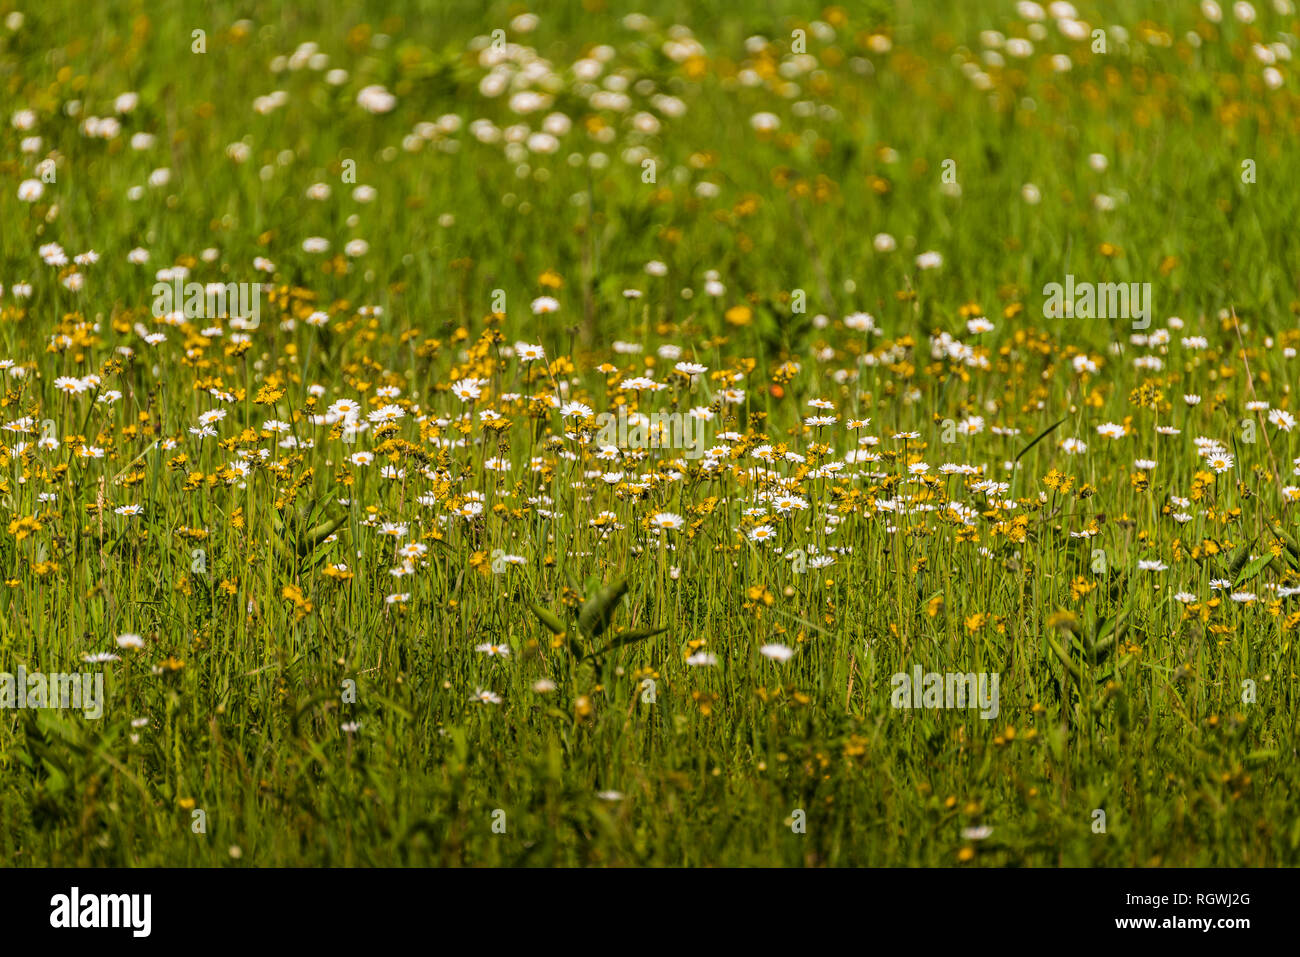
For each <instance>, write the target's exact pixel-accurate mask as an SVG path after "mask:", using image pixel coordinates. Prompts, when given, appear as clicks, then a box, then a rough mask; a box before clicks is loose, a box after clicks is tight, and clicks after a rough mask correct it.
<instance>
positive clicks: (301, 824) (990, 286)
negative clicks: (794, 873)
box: [0, 0, 1300, 866]
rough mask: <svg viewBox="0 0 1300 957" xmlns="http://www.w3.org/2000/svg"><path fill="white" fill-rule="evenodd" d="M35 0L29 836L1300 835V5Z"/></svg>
mask: <svg viewBox="0 0 1300 957" xmlns="http://www.w3.org/2000/svg"><path fill="white" fill-rule="evenodd" d="M30 6H31V8H30V9H23V10H22V14H23V16H22V17H21V18H16V17H14V16H13V13H14V11H15V7H14V4H13V2H12V0H0V24H3V26H0V90H2V91H3V107H4V108H3V110H0V114H2V115H0V120H2V121H3V126H2V127H0V286H3V289H0V337H2V345H0V349H3V352H2V353H0V359H4V360H5V362H4V363H3V368H0V375H3V379H4V381H3V395H2V397H0V406H2V407H3V409H0V419H2V420H3V422H0V426H2V428H3V431H0V449H3V451H2V452H0V463H2V464H0V505H3V508H4V511H5V513H6V515H5V517H4V520H3V521H4V523H5V525H4V526H3V527H0V567H3V570H4V571H3V577H4V581H3V585H0V606H2V610H3V614H2V615H0V672H15V671H16V670H17V668H18V667H19V666H20V665H21V666H23V667H25V668H26V669H27V670H28V671H40V672H45V673H54V672H80V671H90V672H96V673H101V672H102V674H103V675H104V688H105V695H106V697H105V702H104V714H103V716H102V717H101V718H98V719H89V718H87V717H85V716H84V715H83V714H81V713H79V712H77V711H74V710H58V709H49V708H47V709H33V708H26V709H18V708H13V710H8V711H4V712H3V714H0V862H4V863H6V864H10V865H17V866H33V865H37V866H39V865H112V866H147V865H164V864H166V865H188V866H212V865H220V866H248V865H260V866H267V865H360V866H368V865H413V866H427V865H446V866H458V865H701V866H719V865H789V866H821V865H829V866H839V865H867V864H870V865H892V866H933V865H941V866H947V865H963V866H979V865H991V866H998V865H1017V866H1059V865H1068V866H1094V865H1096V866H1100V865H1109V866H1148V865H1179V866H1186V865H1218V866H1264V865H1271V866H1276V865H1291V864H1294V863H1296V862H1297V860H1300V819H1297V818H1296V815H1295V814H1294V810H1293V807H1292V802H1293V797H1294V788H1295V785H1296V783H1297V762H1296V753H1295V741H1296V733H1297V718H1298V716H1300V702H1298V701H1297V694H1296V652H1295V648H1294V640H1295V637H1296V634H1297V626H1298V625H1300V606H1298V605H1297V598H1298V597H1300V589H1297V587H1296V586H1297V585H1300V544H1297V539H1300V528H1297V524H1298V523H1297V509H1298V508H1300V505H1297V500H1298V499H1300V490H1297V488H1296V487H1295V486H1296V485H1300V480H1297V478H1296V477H1295V475H1296V473H1297V472H1300V459H1298V458H1297V456H1300V449H1298V448H1297V446H1298V445H1300V443H1298V442H1297V439H1296V437H1295V433H1294V429H1293V425H1294V420H1293V418H1292V416H1293V414H1294V408H1295V401H1294V396H1293V394H1292V384H1293V383H1294V382H1295V380H1296V377H1297V369H1300V360H1298V359H1297V358H1296V350H1297V349H1298V348H1300V328H1297V321H1296V316H1297V314H1300V292H1298V291H1297V288H1296V277H1297V275H1298V274H1300V272H1298V271H1300V258H1298V253H1300V240H1297V236H1296V231H1295V223H1296V222H1297V221H1298V220H1300V191H1298V190H1297V189H1296V188H1295V183H1296V177H1297V175H1298V174H1300V160H1297V158H1296V155H1295V150H1294V148H1293V146H1294V143H1295V137H1296V135H1297V133H1298V132H1300V99H1297V95H1296V83H1297V79H1296V78H1295V77H1293V76H1292V75H1291V73H1292V72H1293V71H1292V68H1291V54H1292V51H1293V50H1294V46H1295V38H1296V36H1297V34H1300V19H1298V18H1297V16H1296V14H1295V12H1294V10H1293V9H1292V6H1291V4H1290V3H1286V2H1280V3H1276V4H1275V3H1272V2H1269V3H1258V4H1256V5H1255V6H1254V7H1251V8H1250V12H1249V14H1248V13H1247V12H1246V11H1245V10H1238V11H1236V12H1234V10H1233V9H1232V8H1231V7H1227V8H1225V9H1223V10H1221V11H1218V15H1217V16H1216V15H1215V11H1216V10H1217V8H1214V7H1213V6H1212V5H1211V6H1210V7H1209V8H1200V7H1198V6H1197V5H1196V4H1194V3H1177V4H1175V3H1166V2H1155V0H1137V2H1134V3H1129V4H1124V5H1111V4H1105V5H1102V4H1085V3H1080V4H1078V5H1077V9H1072V10H1067V9H1065V7H1063V6H1062V5H1053V8H1052V10H1051V11H1050V12H1048V11H1042V10H1036V9H1034V8H1033V5H1032V4H1031V5H1029V6H1028V7H1025V6H1024V5H1021V6H1019V7H1018V6H1017V5H1016V4H1014V3H1011V2H1006V3H1001V2H999V3H994V2H984V0H981V2H974V3H963V4H946V3H944V4H941V3H921V2H915V0H913V2H905V0H899V2H897V3H879V2H877V3H867V4H863V5H846V6H844V7H828V8H821V7H819V6H817V5H816V4H799V3H788V2H771V3H757V2H752V0H744V2H727V3H722V2H712V0H709V2H703V3H675V2H671V3H661V4H656V5H655V7H653V8H651V7H648V6H641V7H637V6H636V5H633V4H630V3H613V2H610V3H606V2H604V0H587V2H586V3H576V2H573V0H559V2H555V3H549V2H548V3H547V4H545V5H543V6H539V7H536V8H533V9H532V12H533V13H535V14H536V15H537V16H536V22H532V21H531V20H530V19H529V18H528V17H526V16H525V17H523V18H522V19H520V16H521V14H525V13H526V9H525V8H524V7H522V6H519V5H512V4H504V3H487V4H478V3H468V2H459V0H455V2H447V3H400V2H399V3H387V2H386V3H378V2H370V0H361V2H357V3H349V4H345V3H342V2H339V0H325V2H321V3H312V4H293V5H287V6H280V5H276V4H271V3H266V2H260V0H250V2H240V3H222V2H217V3H212V4H206V5H203V6H202V7H200V6H199V5H197V4H194V5H191V4H181V3H174V2H173V3H161V4H145V3H108V4H92V5H89V6H87V5H85V4H80V3H72V2H68V0H47V2H43V3H41V4H39V5H30ZM1065 6H1068V5H1065ZM1238 6H1241V5H1238ZM629 15H631V16H630V17H629ZM1245 20H1248V21H1249V22H1244V21H1245ZM1098 29H1100V30H1102V31H1103V36H1102V41H1103V44H1104V50H1103V49H1099V47H1098V40H1097V35H1096V34H1095V33H1094V32H1093V31H1095V30H1098ZM194 31H203V32H202V34H201V35H196V34H195V33H194ZM494 31H502V32H501V33H499V34H497V33H494ZM989 31H995V33H993V34H991V33H990V32H989ZM304 44H313V46H303V45H304ZM200 47H201V52H197V51H198V49H199V48H200ZM331 71H342V72H338V73H333V72H331ZM611 77H614V78H616V79H613V80H611V79H610V78H611ZM277 91H278V92H279V95H278V96H277V95H276V93H277ZM122 94H134V96H133V97H130V96H128V97H126V98H122V97H121V95H122ZM106 118H107V119H106ZM138 134H148V136H138ZM159 171H162V172H159ZM359 188H360V191H358V189H359ZM315 240H320V242H315ZM91 250H93V252H94V253H95V255H94V256H91V257H86V256H84V255H81V254H84V253H86V252H88V251H91ZM930 254H937V255H930ZM79 256H80V258H74V257H79ZM178 270H179V271H178ZM1067 276H1072V277H1074V279H1075V280H1077V281H1078V282H1080V283H1093V284H1103V283H1121V282H1122V283H1138V284H1142V283H1149V284H1150V286H1149V288H1150V291H1151V299H1150V304H1151V307H1152V309H1151V314H1150V316H1149V320H1150V321H1149V324H1148V323H1145V322H1143V321H1142V320H1141V318H1140V317H1138V318H1134V317H1132V316H1120V317H1113V316H1112V317H1110V318H1084V317H1081V316H1078V315H1068V316H1067V315H1050V314H1048V312H1049V311H1046V310H1045V300H1046V298H1047V297H1046V294H1045V292H1044V287H1045V286H1046V285H1047V284H1049V283H1065V282H1066V277H1067ZM173 279H179V280H180V281H181V282H197V283H209V282H214V283H215V282H220V283H261V284H264V287H265V288H264V289H263V290H262V291H261V299H260V300H259V301H260V305H261V308H260V317H259V319H258V321H257V322H256V324H255V325H254V324H253V323H251V322H249V321H241V319H240V317H238V316H236V317H233V318H232V317H231V316H229V315H220V314H206V315H186V314H184V310H183V309H181V308H180V307H179V306H175V307H174V308H173V307H167V308H160V307H159V306H158V305H157V304H156V303H157V298H158V293H157V291H156V290H155V288H154V287H155V284H156V283H158V282H160V281H161V282H170V281H172V280H173ZM534 348H538V349H540V350H542V352H544V356H543V357H539V358H533V357H532V349H534ZM682 363H693V364H695V365H685V366H682V365H681V364H682ZM697 369H699V371H695V370H697ZM1198 397H1199V398H1198ZM810 401H812V402H813V403H815V404H810ZM618 406H625V407H626V408H628V409H632V410H636V411H639V412H642V413H645V414H650V413H655V412H659V413H665V414H669V413H675V414H678V415H690V414H692V413H691V410H695V415H697V416H698V418H699V420H700V421H701V422H703V423H704V429H705V436H706V439H705V443H704V446H705V449H706V454H704V455H703V456H702V457H701V456H695V455H688V454H687V453H688V452H689V451H690V450H688V449H683V448H680V447H678V448H672V447H667V448H659V447H653V446H651V447H637V446H638V443H637V442H636V440H635V439H632V440H629V441H628V446H629V447H624V448H614V449H606V450H602V449H601V448H600V447H599V445H598V443H597V441H596V436H597V434H598V416H599V415H600V414H601V413H607V412H610V411H611V410H614V409H616V408H617V407H618ZM1099 427H1100V430H1099ZM645 444H647V445H648V443H645ZM1292 483H1295V484H1292ZM133 506H134V507H138V511H137V510H135V509H133V508H132V507H133ZM133 512H134V513H133ZM917 666H920V667H921V668H922V669H923V670H924V671H925V672H938V673H947V672H957V673H963V674H978V673H986V674H990V675H993V674H996V675H997V676H998V677H999V685H998V688H999V698H998V702H997V714H996V717H990V718H988V719H985V718H982V717H980V714H979V712H978V710H977V709H972V708H965V709H950V708H933V709H932V708H912V709H907V708H900V707H896V705H897V703H898V699H897V696H896V692H895V686H896V681H895V679H894V676H895V675H897V674H899V673H904V674H908V675H910V674H911V673H912V671H913V669H914V668H915V667H917ZM0 704H3V699H0ZM200 812H201V813H200ZM1099 812H1100V813H1099Z"/></svg>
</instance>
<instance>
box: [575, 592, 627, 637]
mask: <svg viewBox="0 0 1300 957" xmlns="http://www.w3.org/2000/svg"><path fill="white" fill-rule="evenodd" d="M625 594H627V579H626V578H624V579H623V580H622V581H618V582H615V583H614V584H613V585H606V586H605V587H604V588H602V589H601V590H600V591H598V592H596V594H595V595H593V596H592V597H591V598H588V599H587V601H586V602H585V603H584V604H583V606H582V611H580V612H579V613H578V627H579V628H581V629H582V632H583V634H585V635H586V636H587V637H589V638H595V637H597V636H599V635H600V634H601V633H602V632H603V631H604V630H605V629H606V628H608V627H609V622H610V619H611V618H613V617H614V612H615V611H617V610H618V604H619V602H620V601H622V600H623V596H624V595H625Z"/></svg>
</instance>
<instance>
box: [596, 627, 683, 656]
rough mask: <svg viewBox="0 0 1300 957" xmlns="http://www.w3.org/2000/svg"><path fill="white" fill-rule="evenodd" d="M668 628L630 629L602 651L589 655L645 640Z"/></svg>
mask: <svg viewBox="0 0 1300 957" xmlns="http://www.w3.org/2000/svg"><path fill="white" fill-rule="evenodd" d="M667 630H668V629H667V628H642V629H641V630H640V631H628V632H624V633H623V634H621V635H619V636H618V637H616V638H615V639H614V640H613V641H611V642H610V643H609V644H607V645H606V646H605V647H604V648H602V649H600V651H596V652H592V654H591V655H589V657H591V658H596V657H599V656H600V655H603V654H605V653H606V652H609V651H613V650H614V649H615V648H622V647H624V646H625V645H632V644H635V643H636V642H638V641H644V640H645V639H647V638H653V637H654V636H655V635H662V634H663V633H664V632H665V631H667Z"/></svg>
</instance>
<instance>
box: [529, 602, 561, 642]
mask: <svg viewBox="0 0 1300 957" xmlns="http://www.w3.org/2000/svg"><path fill="white" fill-rule="evenodd" d="M528 607H529V609H530V610H531V611H532V613H533V614H534V615H536V616H537V620H538V621H540V622H541V623H542V624H543V625H545V626H546V628H547V630H548V631H550V633H551V634H553V635H562V634H564V630H565V629H564V622H562V621H560V619H559V617H558V616H557V615H555V614H554V613H552V612H549V611H547V610H546V609H545V608H543V607H542V606H541V605H538V604H534V603H530V604H529V605H528Z"/></svg>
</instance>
